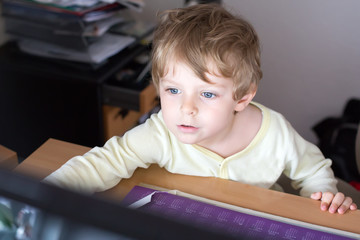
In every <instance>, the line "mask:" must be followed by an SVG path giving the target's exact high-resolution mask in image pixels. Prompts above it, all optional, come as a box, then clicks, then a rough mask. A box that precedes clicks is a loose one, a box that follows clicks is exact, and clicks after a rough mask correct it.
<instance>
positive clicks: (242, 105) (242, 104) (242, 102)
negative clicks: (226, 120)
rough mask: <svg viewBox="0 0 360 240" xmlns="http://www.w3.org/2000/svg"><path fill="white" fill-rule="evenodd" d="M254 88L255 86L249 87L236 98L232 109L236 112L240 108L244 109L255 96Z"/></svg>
mask: <svg viewBox="0 0 360 240" xmlns="http://www.w3.org/2000/svg"><path fill="white" fill-rule="evenodd" d="M256 90H257V89H256V88H255V89H251V90H250V91H249V92H248V93H247V94H245V95H244V96H243V97H242V98H241V99H240V100H238V102H237V104H236V106H235V109H234V110H235V111H236V112H241V111H242V110H244V109H245V108H246V107H247V106H248V105H249V103H250V102H251V101H252V100H253V98H254V97H255V95H256Z"/></svg>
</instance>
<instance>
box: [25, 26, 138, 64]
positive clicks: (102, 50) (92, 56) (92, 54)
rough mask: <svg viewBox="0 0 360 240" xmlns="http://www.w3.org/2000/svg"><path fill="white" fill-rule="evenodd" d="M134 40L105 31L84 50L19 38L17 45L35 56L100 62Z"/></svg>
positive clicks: (93, 62)
mask: <svg viewBox="0 0 360 240" xmlns="http://www.w3.org/2000/svg"><path fill="white" fill-rule="evenodd" d="M134 41H135V38H133V37H129V36H121V35H116V34H110V33H106V34H105V35H104V36H103V37H102V38H101V39H100V40H99V41H97V42H95V43H93V44H91V45H90V46H89V48H88V49H87V50H86V51H79V50H73V49H70V48H63V47H60V46H57V45H54V44H51V43H45V42H42V41H37V40H31V39H22V40H20V41H19V47H20V49H21V50H22V51H24V52H26V53H29V54H33V55H37V56H42V57H49V58H58V59H65V60H71V61H77V62H85V63H92V64H100V63H102V62H103V61H105V60H106V59H107V58H109V57H111V56H113V55H115V54H116V53H118V52H120V51H121V50H123V49H124V48H125V47H127V46H129V45H130V44H131V43H133V42H134Z"/></svg>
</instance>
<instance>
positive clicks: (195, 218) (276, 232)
mask: <svg viewBox="0 0 360 240" xmlns="http://www.w3.org/2000/svg"><path fill="white" fill-rule="evenodd" d="M146 196H147V198H148V200H149V202H148V203H146V204H145V205H143V206H141V205H142V204H141V203H140V202H141V200H140V199H143V198H144V197H146ZM139 200H140V201H139ZM145 202H147V201H145ZM122 203H123V204H125V205H126V206H129V207H133V208H137V207H135V206H134V205H136V204H138V205H139V206H140V207H139V209H141V210H144V211H148V212H152V213H155V214H161V215H163V216H167V217H171V218H178V219H179V220H184V221H186V222H188V223H193V224H197V225H199V226H202V227H203V226H206V227H210V228H216V229H218V230H220V231H225V232H227V233H229V234H231V235H234V236H242V237H244V236H245V237H249V238H260V239H303V240H310V239H314V240H315V239H316V240H319V239H322V240H335V239H336V240H337V239H341V240H342V239H356V237H355V238H352V237H351V238H350V237H346V236H342V235H340V234H338V233H337V234H334V233H328V232H325V231H320V230H315V229H311V228H306V227H302V226H297V225H293V224H290V223H284V222H281V221H277V220H272V219H269V218H265V217H259V216H253V215H251V214H247V213H241V212H238V211H234V210H230V209H227V208H222V207H218V206H215V205H212V204H208V203H204V202H201V201H197V200H193V199H190V198H186V197H182V196H178V195H173V194H170V193H167V192H162V191H157V190H154V189H151V188H146V187H141V186H135V187H134V188H133V189H132V190H131V191H130V192H129V194H128V195H127V196H126V197H125V199H124V200H123V202H122Z"/></svg>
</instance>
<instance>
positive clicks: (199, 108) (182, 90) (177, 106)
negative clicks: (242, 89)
mask: <svg viewBox="0 0 360 240" xmlns="http://www.w3.org/2000/svg"><path fill="white" fill-rule="evenodd" d="M168 70H169V71H168V73H167V75H166V76H165V77H164V78H162V79H160V85H159V94H160V100H161V109H162V112H163V117H164V121H165V124H166V125H167V127H168V128H169V130H170V131H171V132H172V133H173V134H174V135H175V136H176V137H177V138H178V139H179V140H180V141H181V142H183V143H187V144H198V145H200V146H203V147H210V148H211V146H212V145H213V144H216V143H217V142H219V141H223V140H224V139H226V137H227V136H228V134H229V132H230V131H231V130H232V127H233V125H234V121H235V118H236V114H234V111H236V110H237V106H238V101H236V100H234V99H233V82H232V81H231V80H230V79H226V78H222V77H217V76H215V75H210V74H208V75H207V77H208V79H209V80H210V81H211V83H207V82H204V81H203V80H201V79H200V78H198V77H197V76H196V75H195V74H194V73H193V71H192V70H191V69H190V68H188V67H187V66H186V65H185V64H183V63H181V62H176V61H173V62H172V63H169V69H168Z"/></svg>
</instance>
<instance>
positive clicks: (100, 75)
mask: <svg viewBox="0 0 360 240" xmlns="http://www.w3.org/2000/svg"><path fill="white" fill-rule="evenodd" d="M149 48H150V47H149V46H147V45H141V44H138V45H136V44H135V45H132V46H130V47H128V48H127V49H125V50H123V51H121V52H120V53H119V54H117V55H115V56H113V57H111V58H109V59H108V61H107V62H106V63H104V64H102V65H101V66H99V67H97V68H96V69H95V68H94V67H93V66H90V65H87V64H84V63H75V62H68V61H62V60H55V59H47V58H42V57H36V56H32V55H28V54H26V53H23V52H21V51H19V49H18V47H17V45H16V43H15V42H9V43H6V44H5V45H3V46H2V47H1V48H0V144H2V145H4V146H7V147H8V148H11V149H13V150H14V151H16V152H17V153H18V155H19V156H20V157H23V158H26V157H27V156H28V155H29V154H30V153H32V152H33V151H34V150H35V149H36V148H38V147H39V146H40V145H41V144H42V143H44V142H45V141H46V140H47V139H48V138H56V139H60V140H64V141H69V142H72V143H77V144H81V145H85V146H89V147H94V146H100V145H103V144H104V142H105V140H106V139H105V136H104V124H103V119H104V116H103V104H109V105H116V104H118V105H119V106H120V107H126V108H129V109H131V108H134V109H133V110H135V111H136V110H137V109H136V108H137V106H136V101H137V100H136V99H135V100H134V99H132V98H131V97H130V98H129V97H126V98H123V99H124V101H125V102H126V100H129V102H130V103H131V104H129V105H127V104H126V103H124V102H121V101H120V102H117V103H116V102H115V103H113V101H111V99H113V98H114V96H111V94H113V93H114V92H115V93H116V92H118V93H119V94H121V93H123V94H124V93H126V92H127V88H126V85H125V86H123V85H122V84H117V83H114V81H112V79H114V76H116V73H118V72H119V71H120V70H121V69H122V68H123V67H124V66H126V65H127V64H128V63H129V62H130V61H131V60H132V59H134V58H135V57H136V56H138V55H139V54H143V53H144V52H146V51H149ZM148 85H149V81H148V80H145V81H141V82H140V83H139V84H138V86H135V88H132V89H131V90H129V93H130V95H131V96H136V92H141V91H142V90H143V89H144V88H146V87H147V86H148ZM134 91H135V94H134V93H133V92H134ZM132 93H133V94H132ZM106 94H110V95H109V96H106ZM125 95H126V94H125ZM119 97H120V99H122V98H121V96H120V95H119ZM109 99H110V100H109ZM106 101H109V102H108V103H106ZM134 102H135V103H134ZM134 104H135V105H134Z"/></svg>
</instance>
